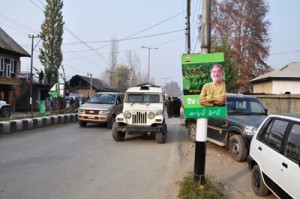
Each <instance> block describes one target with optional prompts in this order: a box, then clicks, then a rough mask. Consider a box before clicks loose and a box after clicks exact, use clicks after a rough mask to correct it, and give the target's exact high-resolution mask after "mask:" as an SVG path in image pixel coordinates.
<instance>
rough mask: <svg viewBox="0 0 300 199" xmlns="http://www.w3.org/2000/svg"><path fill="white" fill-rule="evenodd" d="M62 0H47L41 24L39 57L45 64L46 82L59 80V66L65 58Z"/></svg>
mask: <svg viewBox="0 0 300 199" xmlns="http://www.w3.org/2000/svg"><path fill="white" fill-rule="evenodd" d="M63 5H64V4H63V1H62V0H47V5H46V6H45V11H44V15H45V20H44V21H43V23H42V25H41V33H40V35H41V39H42V41H43V47H42V48H40V55H39V59H40V61H41V63H42V65H43V66H44V71H45V72H44V73H45V84H50V85H52V84H54V83H56V82H58V80H59V68H60V67H61V63H62V60H63V55H62V51H61V45H62V42H63V33H64V30H63V26H64V22H63V16H62V8H63Z"/></svg>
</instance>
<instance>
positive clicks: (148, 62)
mask: <svg viewBox="0 0 300 199" xmlns="http://www.w3.org/2000/svg"><path fill="white" fill-rule="evenodd" d="M148 83H150V48H148Z"/></svg>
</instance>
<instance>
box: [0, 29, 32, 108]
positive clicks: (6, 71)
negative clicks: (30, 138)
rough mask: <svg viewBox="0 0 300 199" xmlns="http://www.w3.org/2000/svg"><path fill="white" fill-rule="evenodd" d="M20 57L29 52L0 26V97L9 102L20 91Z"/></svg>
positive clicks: (13, 100) (27, 55)
mask: <svg viewBox="0 0 300 199" xmlns="http://www.w3.org/2000/svg"><path fill="white" fill-rule="evenodd" d="M21 57H30V54H29V53H28V52H26V51H25V50H24V49H23V48H22V47H21V46H20V45H19V44H18V43H17V42H15V41H14V40H13V39H12V38H11V37H10V36H9V35H8V34H7V33H6V32H5V31H4V30H3V29H2V28H1V27H0V98H1V99H2V100H5V101H6V102H7V103H9V104H14V102H15V97H16V95H18V93H19V92H20V87H19V86H20V83H21V81H20V78H19V73H20V68H21V61H20V60H21V59H20V58H21Z"/></svg>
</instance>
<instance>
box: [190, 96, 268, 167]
mask: <svg viewBox="0 0 300 199" xmlns="http://www.w3.org/2000/svg"><path fill="white" fill-rule="evenodd" d="M226 106H227V117H226V118H208V122H207V123H208V125H207V140H208V141H210V142H212V143H214V144H217V145H219V146H223V147H225V148H226V149H229V151H230V155H231V157H232V158H233V159H234V160H235V161H238V162H241V161H245V160H246V159H247V156H248V151H249V146H250V141H251V139H252V137H253V135H254V132H255V131H256V130H257V128H258V127H259V125H260V124H261V122H262V121H263V120H264V119H265V118H266V117H267V110H266V109H265V108H264V107H263V105H262V103H261V102H260V101H259V100H258V99H257V98H256V97H255V96H252V95H243V94H233V93H227V94H226ZM185 126H186V127H187V128H188V134H189V136H190V140H191V141H192V142H195V139H196V126H197V120H196V119H195V118H187V119H186V120H185Z"/></svg>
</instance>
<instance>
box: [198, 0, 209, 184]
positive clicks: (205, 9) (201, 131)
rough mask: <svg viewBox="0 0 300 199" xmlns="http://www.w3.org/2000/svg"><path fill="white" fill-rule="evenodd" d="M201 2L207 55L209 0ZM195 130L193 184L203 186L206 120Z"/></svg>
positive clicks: (202, 30) (202, 29) (203, 34)
mask: <svg viewBox="0 0 300 199" xmlns="http://www.w3.org/2000/svg"><path fill="white" fill-rule="evenodd" d="M202 2H203V4H202V18H201V53H202V54H207V53H209V52H210V31H211V27H210V11H211V0H203V1H202ZM196 129H197V131H196V144H195V145H196V146H195V165H194V182H199V183H200V185H201V186H205V164H206V140H207V118H198V119H197V127H196Z"/></svg>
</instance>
